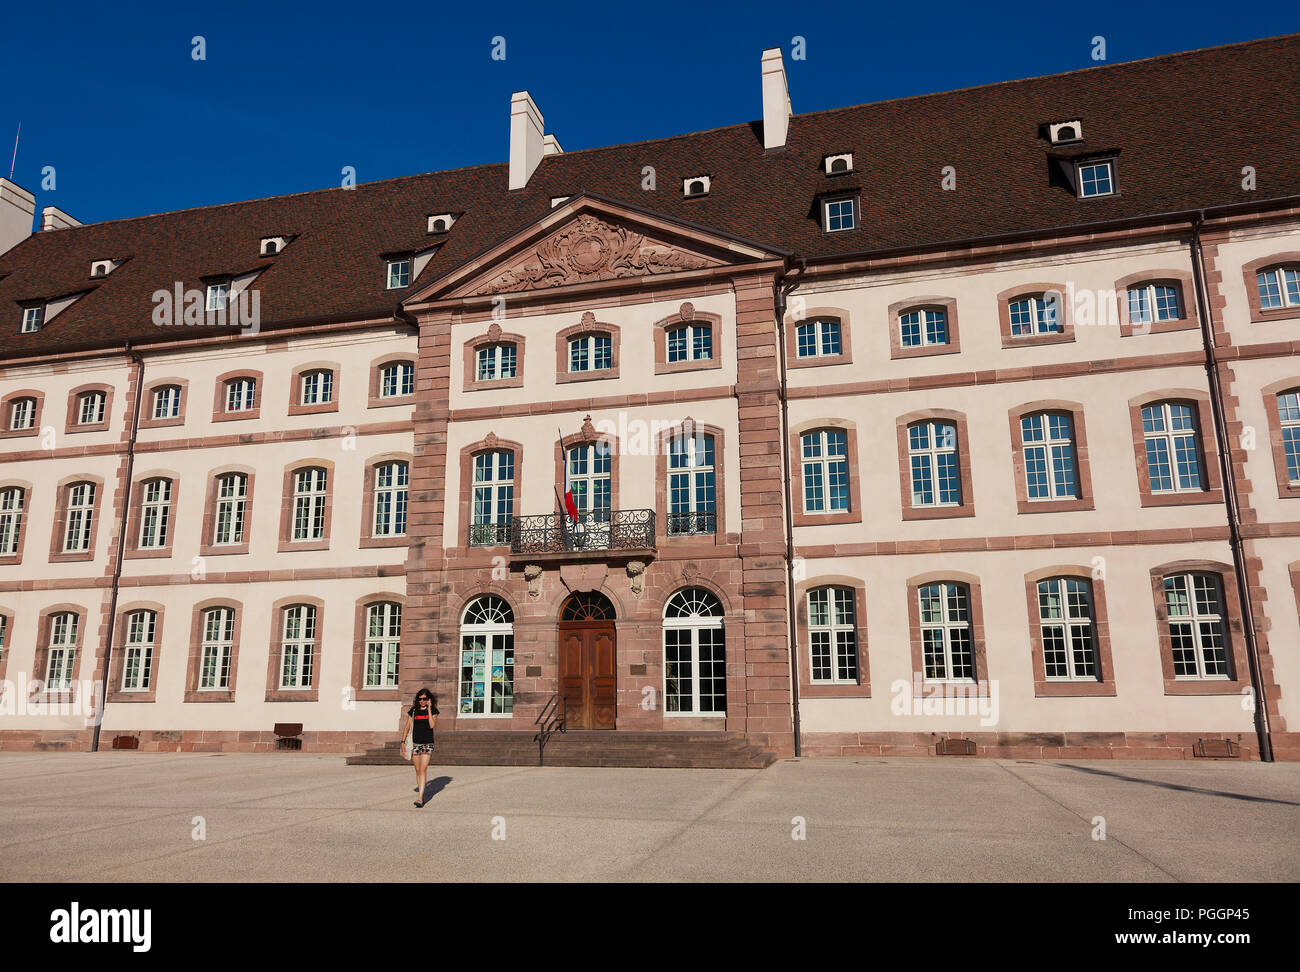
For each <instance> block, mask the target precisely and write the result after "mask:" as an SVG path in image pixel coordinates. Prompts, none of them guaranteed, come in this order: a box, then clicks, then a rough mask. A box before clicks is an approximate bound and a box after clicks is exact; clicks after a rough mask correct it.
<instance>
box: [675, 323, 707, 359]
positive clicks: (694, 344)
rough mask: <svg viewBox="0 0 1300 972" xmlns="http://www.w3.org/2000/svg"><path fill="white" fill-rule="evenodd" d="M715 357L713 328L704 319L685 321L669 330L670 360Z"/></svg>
mask: <svg viewBox="0 0 1300 972" xmlns="http://www.w3.org/2000/svg"><path fill="white" fill-rule="evenodd" d="M712 357H713V328H712V327H711V326H709V324H708V323H707V322H704V321H690V322H683V323H682V324H681V326H680V327H674V328H672V329H670V330H669V331H668V361H669V363H673V362H676V361H707V360H709V359H710V358H712Z"/></svg>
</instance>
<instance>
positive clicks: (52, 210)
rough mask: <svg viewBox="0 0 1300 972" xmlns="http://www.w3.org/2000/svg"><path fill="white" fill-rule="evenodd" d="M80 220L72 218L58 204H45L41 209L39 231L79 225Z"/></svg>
mask: <svg viewBox="0 0 1300 972" xmlns="http://www.w3.org/2000/svg"><path fill="white" fill-rule="evenodd" d="M80 225H81V220H79V219H73V218H72V217H71V216H69V215H68V214H67V213H65V212H64V211H63V210H62V209H60V208H59V207H58V206H46V207H45V208H44V209H42V210H41V231H42V232H44V231H45V230H60V229H71V228H72V227H74V226H80Z"/></svg>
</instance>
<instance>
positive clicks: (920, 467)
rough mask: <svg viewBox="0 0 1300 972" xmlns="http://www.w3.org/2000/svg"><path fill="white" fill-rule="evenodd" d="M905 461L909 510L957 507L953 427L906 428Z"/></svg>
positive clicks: (943, 424)
mask: <svg viewBox="0 0 1300 972" xmlns="http://www.w3.org/2000/svg"><path fill="white" fill-rule="evenodd" d="M907 457H908V462H909V464H910V467H911V471H912V506H914V507H917V506H960V505H961V467H960V465H959V463H960V461H961V458H960V456H959V455H958V452H957V426H955V425H953V424H952V423H951V422H943V421H932V422H916V423H914V424H913V425H909V426H908V427H907Z"/></svg>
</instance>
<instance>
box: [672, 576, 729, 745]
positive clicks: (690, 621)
mask: <svg viewBox="0 0 1300 972" xmlns="http://www.w3.org/2000/svg"><path fill="white" fill-rule="evenodd" d="M695 591H699V592H702V593H703V594H704V595H706V596H707V597H706V598H705V599H704V600H703V601H702V600H701V599H700V597H699V596H698V595H696V594H694V593H693V592H695ZM688 593H690V595H691V597H692V598H693V602H694V603H696V604H699V603H708V601H709V600H711V601H712V602H713V603H714V604H716V605H717V610H718V613H717V614H716V615H705V614H700V613H699V612H698V611H696V612H692V613H691V614H689V615H686V616H684V617H669V616H668V612H669V610H670V609H671V608H672V606H673V605H674V603H676V602H677V601H678V599H679V598H685V597H686V596H687V595H688ZM687 603H691V602H687ZM669 631H675V632H682V631H685V632H688V633H689V640H688V643H687V644H686V645H685V646H684V647H685V648H686V649H687V650H688V651H689V653H690V659H689V660H690V675H689V679H690V685H691V688H690V694H689V698H690V703H691V708H689V709H680V708H678V709H673V708H670V706H672V704H673V702H674V700H677V702H678V704H680V701H681V699H683V698H685V697H686V696H685V695H684V694H683V693H681V692H680V691H679V692H678V693H677V694H671V693H670V692H669V689H668V668H669V662H668V652H669V645H668V632H669ZM703 631H711V632H712V631H716V632H720V644H721V647H722V661H721V666H722V673H723V674H722V708H721V709H708V710H705V709H702V708H701V693H700V647H701V644H700V642H701V637H700V635H701V632H703ZM662 645H663V651H664V656H663V657H664V675H663V691H664V718H665V719H675V718H687V717H692V716H694V717H698V718H722V717H725V716H726V714H727V678H726V671H727V635H726V627H725V625H724V623H723V607H722V602H721V601H720V600H718V598H717V596H716V595H715V594H713V593H712V592H711V591H708V590H707V589H705V588H691V587H683V588H680V589H679V590H677V591H674V592H673V594H672V596H671V597H669V598H668V600H667V602H665V604H664V613H663V639H662ZM679 647H682V646H679ZM713 664H718V662H717V661H716V660H714V661H713Z"/></svg>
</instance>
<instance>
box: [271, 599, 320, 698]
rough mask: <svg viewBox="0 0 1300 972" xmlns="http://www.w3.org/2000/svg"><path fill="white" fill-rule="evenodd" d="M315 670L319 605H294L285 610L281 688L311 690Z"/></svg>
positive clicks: (281, 651)
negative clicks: (317, 606)
mask: <svg viewBox="0 0 1300 972" xmlns="http://www.w3.org/2000/svg"><path fill="white" fill-rule="evenodd" d="M315 669H316V608H315V606H314V605H311V604H291V605H289V606H288V607H286V608H285V609H284V638H283V640H282V641H281V642H280V688H282V689H291V690H292V689H309V688H311V685H312V675H313V674H314V672H315Z"/></svg>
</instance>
